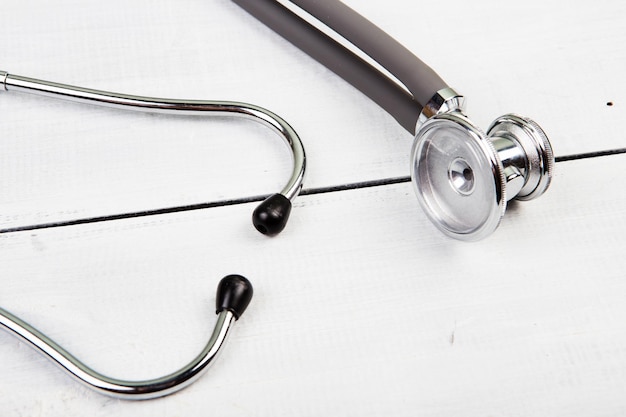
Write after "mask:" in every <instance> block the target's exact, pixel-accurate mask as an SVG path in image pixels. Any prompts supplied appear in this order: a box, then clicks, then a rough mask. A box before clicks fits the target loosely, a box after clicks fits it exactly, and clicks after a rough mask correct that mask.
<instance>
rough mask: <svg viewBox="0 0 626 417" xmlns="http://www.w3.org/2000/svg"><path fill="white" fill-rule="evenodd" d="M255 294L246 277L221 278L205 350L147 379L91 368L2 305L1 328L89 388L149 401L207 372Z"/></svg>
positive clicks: (189, 382) (175, 389)
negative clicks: (129, 378)
mask: <svg viewBox="0 0 626 417" xmlns="http://www.w3.org/2000/svg"><path fill="white" fill-rule="evenodd" d="M252 293H253V290H252V284H251V283H250V281H248V279H246V278H245V277H243V276H241V275H228V276H226V277H224V278H222V280H221V281H220V283H219V285H218V289H217V295H216V300H215V305H216V314H217V321H216V324H215V328H214V330H213V334H212V335H211V337H210V339H209V341H208V342H207V344H206V346H205V347H204V349H202V351H201V352H200V354H198V355H197V356H196V357H195V358H194V359H192V360H191V361H190V362H189V363H188V364H187V365H185V366H183V367H182V368H180V369H179V370H178V371H175V372H173V373H171V374H168V375H165V376H163V377H160V378H154V379H150V380H145V381H126V380H121V379H116V378H111V377H108V376H105V375H103V374H101V373H99V372H97V371H95V370H93V369H91V368H90V367H88V366H87V365H85V364H84V363H83V362H81V361H80V360H78V359H77V358H76V357H75V356H73V355H72V354H71V353H69V352H68V351H66V350H65V349H63V347H61V346H60V345H59V344H57V343H56V342H55V341H53V340H52V339H50V338H49V337H47V336H46V335H45V334H43V333H42V332H40V331H39V330H37V329H36V328H34V327H33V326H31V325H30V324H28V323H26V322H25V321H23V320H21V319H20V318H19V317H17V316H15V315H13V314H11V313H9V312H8V311H6V310H4V309H2V308H0V328H2V329H4V330H6V331H7V332H8V333H10V334H13V335H14V336H17V337H18V338H20V339H21V340H23V341H24V342H26V343H28V344H29V345H30V346H31V347H32V348H34V349H35V350H37V351H38V352H39V353H41V354H42V355H43V356H45V357H46V358H48V359H50V360H51V361H52V362H54V363H55V364H56V365H58V366H59V367H60V368H61V369H63V370H64V371H65V372H66V373H67V374H68V375H69V376H71V377H73V378H74V379H75V380H77V381H78V382H80V383H82V384H83V385H85V386H87V387H88V388H91V389H93V390H95V391H97V392H99V393H101V394H104V395H108V396H110V397H114V398H119V399H123V400H148V399H152V398H158V397H163V396H166V395H170V394H173V393H175V392H177V391H180V390H181V389H183V388H185V387H187V386H189V385H190V384H192V383H193V382H194V381H196V380H197V379H198V378H200V377H201V376H202V375H204V373H205V372H206V371H207V370H208V369H209V366H210V365H212V364H213V363H214V362H215V359H216V358H217V356H218V353H219V352H220V351H221V349H222V348H223V346H224V344H225V343H226V340H227V337H228V335H229V333H230V329H231V328H232V327H233V325H234V324H235V322H236V321H237V320H238V319H239V317H241V315H242V314H243V312H244V311H245V310H246V307H247V306H248V304H249V303H250V300H251V299H252Z"/></svg>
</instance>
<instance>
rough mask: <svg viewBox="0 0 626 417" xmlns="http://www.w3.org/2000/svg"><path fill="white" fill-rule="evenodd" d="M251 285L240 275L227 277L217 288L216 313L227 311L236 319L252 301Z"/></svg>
mask: <svg viewBox="0 0 626 417" xmlns="http://www.w3.org/2000/svg"><path fill="white" fill-rule="evenodd" d="M252 293H253V290H252V284H251V283H250V281H248V279H247V278H245V277H242V276H241V275H228V276H225V277H224V278H222V280H221V281H220V283H219V285H218V286H217V296H216V299H215V307H216V313H218V314H219V313H221V312H222V311H224V310H228V311H230V312H232V313H233V314H234V315H235V318H236V319H238V318H239V317H240V316H241V315H242V314H243V312H244V311H246V308H247V307H248V304H250V300H252Z"/></svg>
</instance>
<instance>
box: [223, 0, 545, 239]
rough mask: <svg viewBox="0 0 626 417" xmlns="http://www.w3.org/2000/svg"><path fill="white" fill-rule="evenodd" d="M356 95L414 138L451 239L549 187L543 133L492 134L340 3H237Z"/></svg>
mask: <svg viewBox="0 0 626 417" xmlns="http://www.w3.org/2000/svg"><path fill="white" fill-rule="evenodd" d="M233 1H234V2H235V3H237V4H238V5H240V6H241V7H242V8H244V9H245V10H246V11H248V12H249V13H250V14H252V15H253V16H255V17H256V18H257V19H259V20H260V21H262V22H263V23H265V24H266V25H267V26H269V27H270V28H272V29H273V30H274V31H276V32H277V33H279V34H280V35H282V36H283V37H285V38H286V39H287V40H289V41H290V42H292V43H293V44H294V45H296V46H297V47H299V48H300V49H302V50H303V51H304V52H306V53H308V54H309V55H310V56H311V57H313V58H315V59H316V60H318V61H319V62H320V63H322V64H324V65H325V66H327V67H328V68H330V69H331V70H332V71H334V72H335V73H337V74H338V75H339V76H341V77H342V78H344V79H345V80H346V81H348V82H349V83H351V84H352V85H353V86H354V87H356V88H358V89H359V90H360V91H361V92H362V93H364V94H365V95H367V96H368V97H369V98H371V99H372V100H373V101H375V102H376V103H377V104H378V105H380V106H381V107H382V108H383V109H384V110H386V111H387V112H388V113H389V114H390V115H392V116H393V117H394V118H395V119H396V120H397V121H398V123H399V124H400V125H401V126H402V127H404V128H405V129H406V130H407V131H409V132H410V133H412V134H414V135H415V142H414V146H413V152H412V161H411V171H412V177H413V180H414V184H415V189H416V192H417V196H418V199H419V201H420V203H421V206H422V207H423V208H424V210H425V211H426V213H427V215H428V217H429V218H430V220H431V221H432V222H433V223H434V224H435V225H436V226H437V227H438V228H439V229H440V230H442V231H443V232H444V233H445V234H447V235H448V236H451V237H454V238H457V239H462V240H477V239H481V238H484V237H485V236H487V235H489V234H490V233H491V232H493V231H494V230H495V229H496V227H497V226H498V224H499V222H500V218H501V217H502V215H503V214H504V210H505V209H506V202H507V201H508V200H509V199H511V198H514V197H515V198H518V199H526V200H527V199H531V198H535V197H538V196H539V195H541V194H542V193H543V192H544V191H545V190H546V189H547V188H548V186H549V184H550V178H551V176H552V171H553V167H554V156H553V154H552V149H551V147H550V142H549V141H548V139H547V137H546V135H545V133H544V132H543V130H542V129H541V128H540V127H539V126H538V125H537V124H536V123H535V122H533V121H532V120H529V119H526V118H523V117H519V116H516V115H506V116H502V117H501V118H499V119H497V120H496V121H495V122H494V123H493V125H492V126H491V128H490V129H489V131H488V132H487V135H485V134H484V133H482V131H481V130H480V129H479V128H477V127H475V126H474V124H473V123H472V122H470V121H469V119H468V118H467V117H466V116H465V115H464V114H462V108H463V97H462V96H460V95H459V94H457V93H456V92H455V91H454V90H452V89H451V88H450V87H449V86H448V85H447V84H446V83H445V82H444V81H443V80H442V79H441V77H439V75H437V74H436V73H435V72H434V71H433V70H432V68H430V67H429V66H427V65H426V64H425V63H424V62H422V61H421V60H420V59H419V58H418V57H416V56H415V55H414V54H413V53H411V52H410V51H409V50H408V49H406V48H405V47H404V46H402V45H401V44H400V43H398V42H397V41H396V40H395V39H393V38H392V37H391V36H389V35H388V34H387V33H385V32H383V31H382V30H381V29H380V28H378V27H376V26H375V25H374V24H373V23H371V22H370V21H369V20H367V19H365V18H364V17H363V16H361V15H360V14H358V13H357V12H355V11H354V10H352V9H351V8H350V7H348V6H346V5H345V4H343V3H342V2H341V1H338V0H325V1H318V0H264V1H258V0H233Z"/></svg>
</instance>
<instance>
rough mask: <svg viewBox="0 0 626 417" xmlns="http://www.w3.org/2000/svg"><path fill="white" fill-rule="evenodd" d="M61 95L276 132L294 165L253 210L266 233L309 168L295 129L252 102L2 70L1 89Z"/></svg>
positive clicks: (273, 229)
mask: <svg viewBox="0 0 626 417" xmlns="http://www.w3.org/2000/svg"><path fill="white" fill-rule="evenodd" d="M2 90H5V91H19V92H24V93H30V94H36V95H42V96H46V97H53V98H59V99H64V100H69V101H74V102H79V103H85V104H95V105H99V106H104V107H112V108H117V109H123V110H135V111H143V112H149V113H164V114H173V115H189V116H230V117H242V118H245V119H249V120H254V121H256V122H259V123H261V124H263V125H265V126H266V127H268V128H270V129H271V130H273V131H274V132H275V133H277V134H278V135H279V136H280V137H281V138H282V139H283V141H284V142H285V143H286V144H287V146H289V149H290V150H291V155H292V160H293V168H292V171H291V176H290V177H289V180H288V181H287V183H286V184H285V186H284V187H283V188H282V190H281V191H280V192H279V193H276V194H272V195H270V196H269V197H267V198H266V199H265V200H264V201H263V202H261V203H260V204H259V205H258V206H257V208H256V209H255V210H254V213H253V215H252V223H253V224H254V227H255V228H256V229H257V230H258V231H259V232H261V233H263V234H264V235H267V236H274V235H276V234H278V233H280V232H281V231H282V230H283V229H284V228H285V226H286V224H287V220H288V219H289V214H290V212H291V202H292V201H293V200H294V199H295V198H296V197H297V196H298V194H299V193H300V191H301V190H302V183H303V181H304V174H305V170H306V154H305V151H304V145H303V144H302V141H301V140H300V137H299V136H298V134H297V133H296V131H295V130H294V129H293V128H292V127H291V126H290V125H289V123H287V122H286V121H285V120H284V119H283V118H281V117H280V116H278V115H277V114H275V113H273V112H271V111H269V110H267V109H265V108H263V107H259V106H255V105H253V104H248V103H241V102H235V101H216V100H211V101H208V100H180V99H166V98H154V97H142V96H134V95H129V94H121V93H114V92H110V91H101V90H94V89H89V88H83V87H77V86H72V85H67V84H60V83H55V82H51V81H44V80H37V79H34V78H28V77H23V76H19V75H13V74H9V73H8V72H6V71H0V91H2Z"/></svg>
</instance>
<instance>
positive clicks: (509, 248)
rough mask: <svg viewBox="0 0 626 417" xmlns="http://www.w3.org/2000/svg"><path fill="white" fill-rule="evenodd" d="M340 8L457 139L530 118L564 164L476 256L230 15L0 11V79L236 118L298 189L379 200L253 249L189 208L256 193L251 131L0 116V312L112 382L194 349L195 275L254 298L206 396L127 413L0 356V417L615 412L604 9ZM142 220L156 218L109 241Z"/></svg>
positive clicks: (618, 217)
mask: <svg viewBox="0 0 626 417" xmlns="http://www.w3.org/2000/svg"><path fill="white" fill-rule="evenodd" d="M346 3H348V4H349V5H351V6H352V7H354V8H355V9H357V10H358V11H360V12H361V13H362V14H364V15H365V16H367V17H369V18H370V19H372V20H373V21H374V22H376V23H377V24H379V25H380V26H381V27H382V28H383V29H385V30H387V31H388V32H389V33H391V34H392V35H393V36H394V37H396V38H397V39H398V40H400V41H401V42H402V43H404V44H405V45H406V46H408V47H409V49H411V50H412V51H414V52H416V53H417V54H418V55H419V56H420V57H421V58H422V59H424V60H425V61H426V62H428V63H429V64H430V65H431V66H432V67H433V68H435V69H436V70H437V71H438V72H439V73H440V74H441V75H442V76H443V78H444V79H445V80H446V81H447V82H448V83H450V84H451V85H453V86H454V87H455V88H457V89H458V90H459V91H461V92H463V93H464V94H465V95H466V96H467V98H468V105H469V113H470V114H471V115H472V116H473V118H474V119H475V120H476V121H477V122H478V123H479V124H481V125H482V126H484V127H486V126H487V125H488V124H489V123H490V121H491V120H493V119H494V118H495V117H496V116H498V115H500V114H503V113H506V112H518V113H521V114H524V115H527V116H530V117H533V118H534V119H536V120H537V121H538V122H539V123H540V124H541V125H542V126H543V127H544V128H545V129H546V131H547V132H548V134H549V135H550V138H551V140H552V144H553V146H554V149H555V153H556V155H557V156H560V157H563V156H566V155H573V156H574V160H571V161H567V162H559V163H557V166H556V175H555V178H554V181H553V185H552V187H551V189H550V190H549V191H548V192H547V194H546V195H545V196H543V197H541V198H540V199H538V200H535V201H533V202H528V203H519V204H514V205H513V206H512V207H510V208H509V209H508V211H507V213H506V215H505V218H504V220H503V223H502V224H501V226H500V228H499V229H498V230H497V231H496V233H495V234H494V235H493V236H491V237H489V238H488V239H486V240H484V241H481V242H478V243H472V244H468V243H462V242H456V241H452V240H450V239H448V238H445V237H443V236H442V235H441V234H440V233H439V232H438V231H436V230H435V229H434V227H432V226H431V225H430V223H429V222H428V220H427V219H426V217H425V215H423V214H422V213H421V211H420V209H419V207H418V204H417V201H416V199H415V197H414V195H413V190H412V188H411V185H410V184H409V183H405V182H401V183H398V184H388V185H385V182H386V180H387V179H389V178H397V177H404V176H407V175H408V158H409V157H408V154H409V150H410V145H411V137H410V136H409V135H408V134H407V133H406V132H405V131H404V130H402V128H400V127H399V126H398V125H397V124H396V123H395V121H394V120H393V119H392V118H391V117H390V116H388V115H386V114H385V113H384V112H383V111H382V110H380V109H379V108H378V107H377V106H376V105H374V104H373V103H371V102H370V101H368V100H367V99H366V98H365V97H364V96H362V95H361V94H360V93H359V92H357V91H356V90H354V89H353V88H352V87H350V86H349V85H348V84H346V83H345V82H344V81H342V80H341V79H339V78H338V77H336V76H335V75H334V74H332V73H331V72H329V71H328V70H326V69H325V68H323V67H322V66H321V65H319V64H317V63H316V62H314V61H313V60H311V59H310V58H309V57H307V56H306V55H304V54H303V53H301V52H300V51H298V50H297V49H295V48H294V47H293V46H291V45H290V44H289V43H287V42H286V41H284V40H283V39H281V38H280V37H278V36H277V35H275V34H274V33H272V32H271V31H270V30H268V29H267V28H265V27H264V26H263V25H261V24H260V23H258V22H257V21H255V20H254V19H253V18H251V17H250V16H248V15H247V14H246V13H245V12H244V11H242V10H240V9H239V8H238V7H237V6H235V5H234V4H232V3H231V2H229V1H226V0H221V1H197V0H179V1H164V0H133V1H132V2H128V1H125V0H109V1H107V2H84V1H79V0H57V1H55V2H47V3H45V4H44V3H42V2H39V1H35V0H21V1H19V2H10V3H7V4H3V5H2V11H1V12H0V57H1V60H0V69H2V70H7V71H11V72H14V73H16V74H21V75H27V76H33V77H36V78H42V79H48V80H54V81H58V82H64V83H69V84H75V85H81V86H86V87H92V88H99V89H105V90H111V91H120V92H126V93H132V94H143V95H151V96H157V97H158V96H160V97H176V98H190V99H229V100H238V101H245V102H250V103H255V104H258V105H261V106H263V107H266V108H268V109H271V110H272V111H274V112H276V113H278V114H280V115H281V116H282V117H284V118H285V119H287V120H288V121H289V122H290V123H291V124H292V125H293V126H294V128H295V129H296V130H297V131H298V133H299V134H300V135H301V137H302V139H303V141H304V143H305V146H306V148H307V152H308V157H309V172H308V178H307V182H306V185H305V188H307V189H312V188H322V187H332V186H341V185H345V184H352V183H362V182H368V181H378V182H381V183H382V185H379V186H376V187H357V188H356V189H354V190H346V191H340V192H325V193H317V194H313V195H307V196H301V197H300V198H298V199H297V200H296V204H295V208H294V210H293V212H292V218H291V220H290V224H289V225H288V226H287V229H286V230H285V231H284V232H283V233H282V234H281V235H280V236H278V237H275V238H271V239H270V238H266V237H264V236H262V235H260V234H258V233H257V232H256V231H255V230H254V229H253V228H252V226H251V224H250V220H249V217H250V213H251V211H252V210H253V208H254V206H255V205H254V204H251V203H249V204H235V205H229V206H221V207H215V208H210V209H208V208H206V209H195V210H191V208H196V206H197V205H202V204H204V203H210V202H216V201H223V200H230V199H240V198H245V197H249V196H258V195H263V194H268V193H271V192H274V191H276V190H277V189H279V188H280V187H281V186H282V181H283V180H284V178H286V176H287V173H288V171H289V169H290V162H289V159H288V158H287V151H286V150H285V149H284V148H283V145H282V144H281V143H280V141H277V140H275V139H274V138H273V137H272V135H271V133H269V132H266V131H265V130H264V129H263V128H261V127H259V126H257V125H255V124H253V123H252V124H251V123H248V122H236V123H232V122H229V121H227V120H218V121H208V122H207V121H201V120H197V119H190V118H182V119H180V118H171V117H162V116H154V115H141V114H134V113H125V112H122V111H114V110H106V109H101V108H95V107H87V106H80V105H77V104H72V103H65V102H58V101H53V100H50V99H45V98H36V97H31V96H26V95H18V94H10V93H6V94H5V93H0V149H1V152H0V229H1V233H0V265H2V274H1V276H0V283H1V286H2V291H1V292H0V305H1V306H2V307H4V308H6V309H7V310H9V311H12V312H13V313H15V314H17V315H19V316H21V317H22V318H24V319H25V320H27V321H29V322H31V323H32V324H34V325H35V326H37V327H38V328H40V329H41V330H42V331H44V332H45V333H47V334H48V335H49V336H51V337H52V338H54V339H55V340H57V341H58V342H59V343H61V344H62V345H63V346H65V347H66V348H67V349H68V350H69V351H70V352H72V353H74V354H75V355H76V356H78V357H79V358H81V359H83V360H84V361H85V362H87V363H88V364H90V365H91V366H93V367H94V368H96V369H98V370H101V371H102V372H104V373H106V374H109V375H111V376H116V377H121V378H130V379H139V378H149V377H155V376H160V375H162V374H165V373H167V372H169V371H172V370H174V369H176V368H177V367H179V366H181V365H182V364H184V363H186V362H187V361H188V360H189V359H190V358H191V357H192V356H193V355H194V354H196V353H197V351H199V349H200V348H201V347H202V345H203V344H204V342H205V340H206V338H207V337H208V335H209V331H210V328H212V326H213V322H214V315H213V302H214V290H215V286H216V284H217V282H218V281H219V279H220V278H221V277H222V276H224V275H227V274H230V273H240V274H243V275H245V276H247V277H248V278H249V279H250V280H251V281H252V283H253V284H254V286H255V297H254V299H253V301H252V304H251V305H250V308H249V311H248V312H246V315H244V316H243V317H242V319H241V320H240V321H239V323H238V325H237V328H236V329H234V333H233V335H232V338H231V340H230V343H229V346H228V347H227V349H226V350H225V351H224V353H223V355H222V357H221V358H220V360H219V361H218V362H217V363H216V364H215V365H214V367H213V368H212V369H210V370H209V372H208V374H207V375H205V376H204V377H203V378H202V379H200V380H199V381H198V382H197V383H196V384H194V385H192V386H191V387H189V388H188V389H186V390H184V391H181V392H180V393H178V394H175V395H173V396H170V397H166V398H163V399H158V400H153V401H147V402H125V401H119V400H113V399H109V398H107V397H103V396H101V395H99V394H96V393H93V392H91V391H89V390H88V389H86V388H83V387H82V386H80V385H78V384H77V383H76V382H74V381H72V380H70V379H69V378H67V377H66V375H64V374H63V373H61V371H59V370H58V369H56V368H55V367H54V366H53V365H52V364H51V363H49V362H48V361H46V360H45V359H43V358H40V357H39V356H38V355H37V354H36V353H35V352H34V351H32V350H31V349H30V348H27V347H26V346H25V345H24V344H22V343H20V342H19V341H17V340H15V339H13V338H11V337H9V336H8V335H7V334H5V333H0V375H2V377H1V378H0V414H1V415H3V416H20V415H24V416H34V415H46V416H56V415H59V416H84V415H92V416H99V415H116V416H144V415H145V416H178V415H180V416H192V415H220V416H238V415H258V416H320V415H341V416H344V415H354V416H381V415H388V416H415V415H420V416H451V415H457V416H458V415H463V416H507V417H510V416H547V415H551V416H557V415H558V416H621V415H624V414H625V413H626V320H625V318H626V302H625V300H626V272H625V269H626V257H625V256H624V249H625V248H626V187H624V185H623V178H624V176H625V173H626V168H625V166H626V155H622V154H617V155H612V156H600V154H599V153H598V152H602V151H606V150H614V149H622V148H624V147H626V139H625V136H624V133H623V126H624V120H626V117H625V116H626V82H624V74H625V73H626V48H624V45H625V44H626V4H625V3H623V2H618V1H608V0H607V1H598V2H593V3H589V2H582V1H574V2H570V3H567V5H566V6H563V4H564V3H563V2H557V1H538V0H529V1H525V2H518V3H511V2H508V3H506V2H498V1H495V0H490V1H485V2H482V3H480V4H475V3H472V2H463V1H460V0H451V1H447V2H439V3H436V2H435V3H434V4H433V3H432V2H431V3H428V4H426V3H424V4H420V3H421V2H411V1H407V0H388V1H385V2H375V1H368V2H365V1H360V2H359V1H346ZM442 16H445V19H443V18H442ZM444 23H445V24H444ZM608 103H612V105H608ZM583 154H586V156H587V157H584V158H582V157H581V156H580V155H583ZM583 156H584V155H583ZM185 207H186V208H187V209H185ZM164 208H173V209H174V210H172V211H177V210H178V209H179V208H182V211H178V212H173V213H169V214H161V215H144V216H139V217H132V216H130V215H129V216H128V217H129V218H126V219H118V220H112V217H113V216H117V215H120V214H129V213H135V212H140V211H150V210H159V209H164ZM93 218H96V219H95V220H90V221H84V220H85V219H93ZM75 223H80V224H75ZM51 226H52V227H51Z"/></svg>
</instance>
